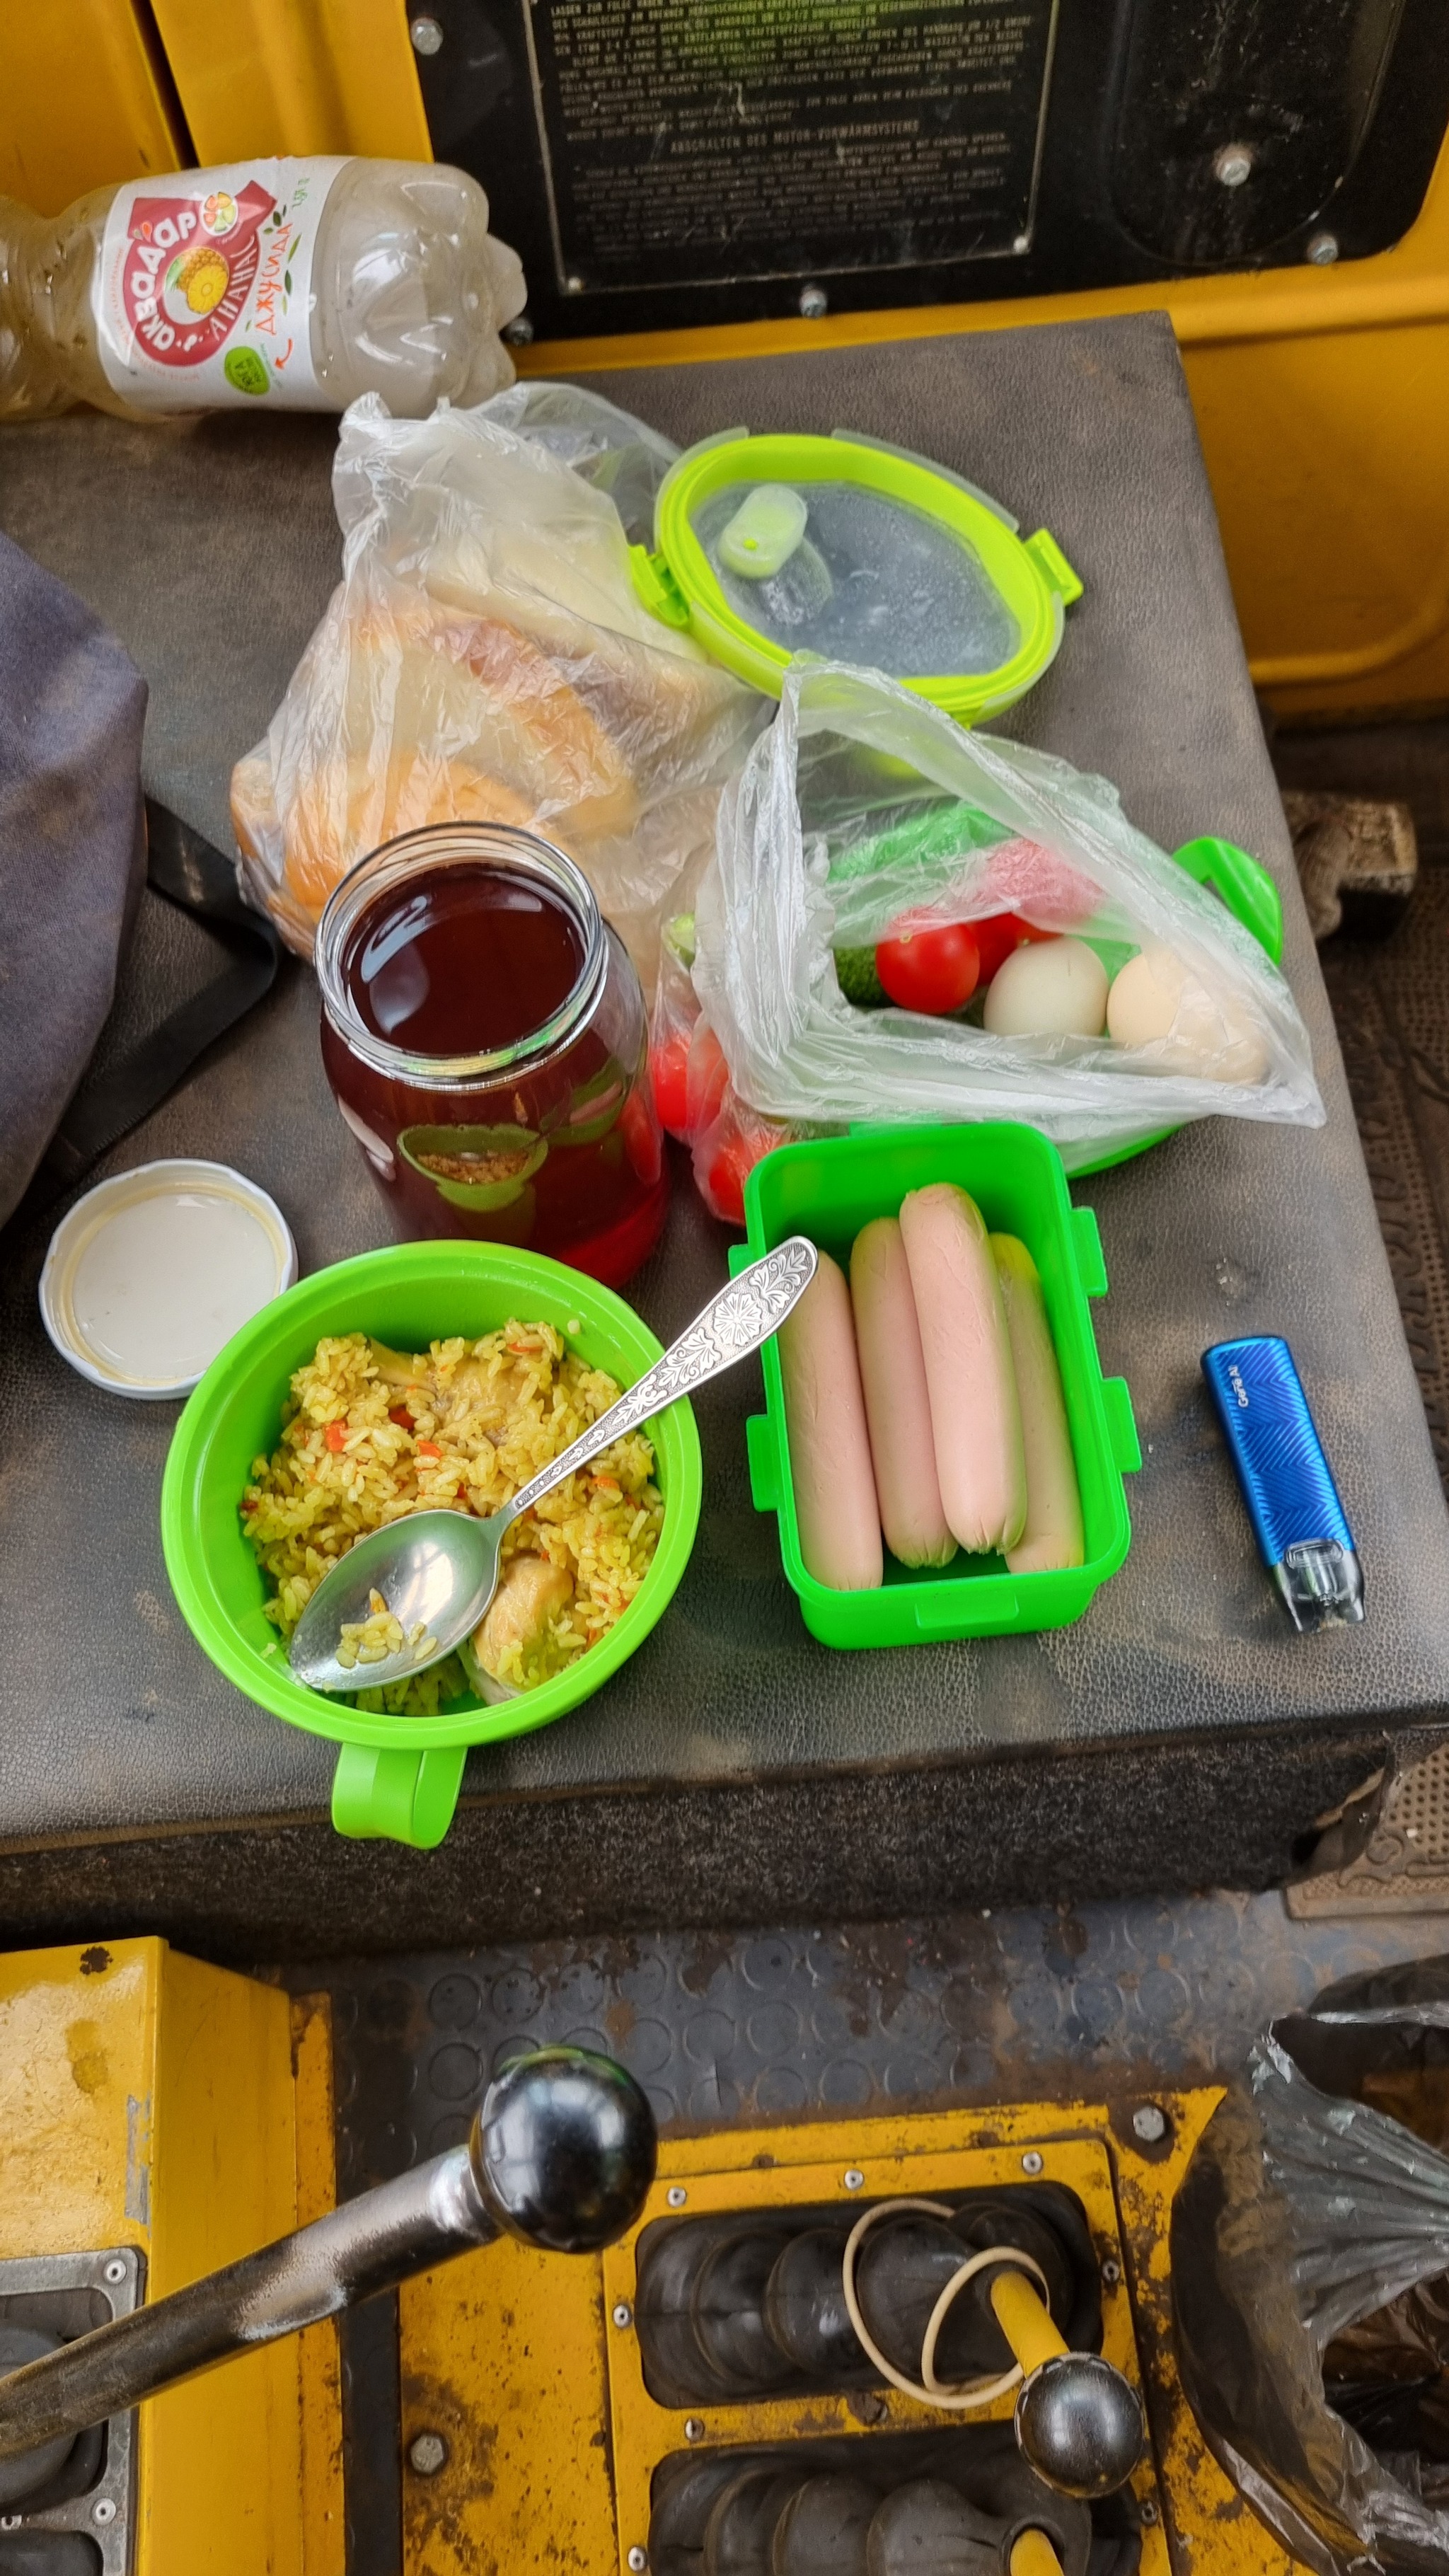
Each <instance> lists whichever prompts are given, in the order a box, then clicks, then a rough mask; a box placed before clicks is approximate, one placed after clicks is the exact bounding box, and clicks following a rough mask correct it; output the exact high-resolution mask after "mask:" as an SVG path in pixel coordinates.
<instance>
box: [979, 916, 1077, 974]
mask: <svg viewBox="0 0 1449 2576" xmlns="http://www.w3.org/2000/svg"><path fill="white" fill-rule="evenodd" d="M971 927H972V929H973V931H974V932H975V934H976V945H977V948H978V949H979V951H980V955H981V981H982V983H983V984H989V983H990V981H991V978H992V976H993V975H994V974H995V972H996V970H997V967H998V966H1004V965H1005V963H1006V960H1007V958H1008V957H1010V956H1011V955H1012V954H1013V953H1014V951H1015V950H1016V949H1018V948H1019V947H1020V946H1021V944H1022V941H1023V940H1024V939H1052V938H1055V936H1056V933H1055V932H1054V931H1051V930H1036V929H1034V928H1033V926H1032V924H1031V923H1030V922H1029V921H1023V920H1022V919H1021V917H1020V915H1019V914H1018V913H1015V912H997V913H993V914H992V916H991V919H990V920H989V921H973V922H972V924H971Z"/></svg>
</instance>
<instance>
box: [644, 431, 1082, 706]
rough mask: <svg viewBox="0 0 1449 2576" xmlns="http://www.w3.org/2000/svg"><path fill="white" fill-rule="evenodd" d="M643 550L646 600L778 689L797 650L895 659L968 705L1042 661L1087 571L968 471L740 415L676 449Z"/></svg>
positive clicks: (910, 681) (985, 701)
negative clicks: (738, 421)
mask: <svg viewBox="0 0 1449 2576" xmlns="http://www.w3.org/2000/svg"><path fill="white" fill-rule="evenodd" d="M655 533H656V538H657V541H658V551H657V552H656V553H655V554H654V555H653V556H648V555H645V554H644V550H643V549H642V548H636V549H635V550H634V562H635V577H636V581H637V584H638V587H639V590H640V593H641V596H643V597H644V599H645V600H646V603H647V604H648V605H649V606H650V607H652V608H653V609H654V611H655V613H656V614H657V615H660V616H664V617H666V618H668V619H670V621H671V622H672V623H674V624H677V625H688V626H689V627H690V629H691V631H692V632H693V633H694V634H695V635H696V636H697V638H698V640H699V641H700V643H701V644H703V645H704V647H705V649H706V650H707V651H709V652H711V653H713V654H714V655H715V656H716V658H718V659H719V660H721V661H724V662H726V663H727V664H728V665H729V666H730V667H731V668H732V669H734V670H736V671H738V672H739V673H740V675H741V676H742V677H743V678H746V679H749V680H752V681H753V682H754V683H755V685H756V686H757V687H760V688H766V689H769V690H771V691H772V692H773V693H774V694H778V692H779V687H780V681H781V677H782V675H783V672H784V669H785V666H786V664H787V662H788V661H789V660H790V659H791V657H792V655H794V654H796V653H810V654H814V655H818V656H820V657H821V658H822V659H825V660H830V661H839V662H851V663H856V664H862V665H865V666H867V667H869V668H871V669H873V670H882V671H886V672H888V673H889V674H890V675H891V677H892V678H894V679H898V680H901V681H903V682H904V683H905V684H906V685H907V686H908V687H912V688H914V689H916V690H918V691H919V693H920V694H921V695H922V696H924V697H927V698H929V699H931V700H932V701H933V702H934V703H935V704H937V705H939V706H942V707H944V708H946V709H947V711H948V712H949V713H951V714H954V715H957V716H960V717H962V718H963V719H964V720H966V721H970V720H971V719H973V718H974V717H977V716H981V715H984V714H987V713H990V712H992V711H993V710H994V709H996V708H998V707H1002V706H1007V705H1009V704H1010V703H1011V701H1012V700H1013V699H1014V698H1017V697H1020V696H1021V695H1022V693H1023V691H1024V690H1026V689H1028V688H1029V687H1030V686H1031V684H1032V682H1033V681H1034V680H1035V679H1036V678H1038V677H1039V675H1040V673H1041V672H1042V671H1043V670H1045V668H1046V667H1047V665H1048V663H1049V662H1050V661H1051V660H1052V658H1053V656H1054V654H1055V653H1056V650H1057V647H1058V644H1059V643H1060V640H1061V633H1062V612H1063V608H1064V605H1065V603H1066V602H1067V601H1068V600H1071V599H1075V598H1078V597H1079V596H1080V594H1081V583H1080V582H1079V581H1078V580H1077V577H1076V575H1075V573H1073V571H1072V569H1071V566H1070V565H1069V564H1068V563H1067V561H1066V558H1065V556H1063V555H1062V553H1061V551H1060V549H1059V548H1058V547H1057V546H1056V544H1055V543H1054V541H1053V539H1052V538H1051V537H1050V536H1049V535H1048V534H1047V532H1046V530H1045V529H1039V530H1038V531H1037V533H1036V534H1035V535H1034V536H1032V537H1029V538H1027V539H1026V540H1024V541H1023V540H1022V539H1021V538H1020V537H1018V535H1017V533H1016V523H1015V521H1014V520H1013V519H1011V518H1010V517H1009V516H1008V514H1007V513H1006V512H1005V511H1004V510H1003V509H1002V508H1001V507H1000V505H999V504H998V503H996V502H994V501H991V500H990V499H988V497H987V496H986V495H985V494H984V493H981V492H978V491H976V490H975V489H974V487H973V486H971V485H970V484H968V483H965V482H963V481H962V480H961V478H960V477H959V476H956V475H953V474H950V473H947V472H946V471H945V470H944V469H942V468H939V467H935V466H931V465H928V464H926V463H925V462H924V460H922V459H921V458H919V457H914V456H911V455H909V454H908V453H906V452H905V451H904V450H902V449H899V448H893V447H885V446H881V445H878V444H876V443H875V442H873V441H870V440H866V439H857V438H850V437H848V436H846V434H845V433H843V432H841V431H836V433H835V434H834V436H833V437H831V438H793V437H764V438H752V437H751V436H750V435H749V434H748V432H746V431H738V430H732V431H728V432H726V433H725V434H724V435H723V436H722V437H720V438H717V439H711V440H707V441H705V442H704V444H703V445H701V446H699V447H694V448H691V449H689V450H688V452H687V453H686V454H685V455H684V456H682V457H681V458H680V459H679V461H678V463H677V464H676V465H675V466H674V468H673V470H672V472H671V473H670V475H669V476H668V478H667V480H666V482H665V483H664V485H663V487H662V489H661V491H660V494H659V500H658V505H657V510H656V518H655Z"/></svg>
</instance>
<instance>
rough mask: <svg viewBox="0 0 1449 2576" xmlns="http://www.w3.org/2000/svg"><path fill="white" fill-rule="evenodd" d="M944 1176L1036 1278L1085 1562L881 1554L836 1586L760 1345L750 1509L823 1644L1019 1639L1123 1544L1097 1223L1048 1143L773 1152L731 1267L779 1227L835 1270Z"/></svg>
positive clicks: (1081, 1602)
mask: <svg viewBox="0 0 1449 2576" xmlns="http://www.w3.org/2000/svg"><path fill="white" fill-rule="evenodd" d="M931 1181H954V1182H956V1183H957V1184H958V1186H959V1187H960V1188H962V1189H964V1190H969V1191H970V1193H971V1196H972V1198H973V1199H975V1201H976V1203H977V1205H978V1207H979V1208H980V1210H981V1213H982V1215H983V1216H984V1217H985V1219H986V1222H987V1225H988V1226H989V1227H990V1229H991V1230H992V1232H993V1233H996V1234H1014V1235H1017V1236H1019V1238H1020V1240H1021V1241H1022V1242H1023V1243H1024V1244H1025V1245H1026V1248H1027V1250H1028V1252H1029V1253H1030V1254H1031V1257H1032V1259H1033V1261H1034V1262H1035V1263H1036V1266H1037V1269H1038V1271H1039V1272H1040V1274H1041V1284H1042V1295H1043V1297H1044V1299H1045V1301H1046V1311H1047V1321H1048V1323H1049V1324H1050V1326H1051V1335H1052V1340H1053V1342H1054V1343H1055V1345H1056V1354H1057V1361H1058V1364H1059V1366H1060V1368H1061V1373H1062V1392H1063V1394H1064V1396H1065V1398H1066V1407H1067V1424H1068V1428H1069V1429H1070V1432H1071V1439H1072V1454H1073V1457H1074V1458H1075V1461H1076V1468H1077V1481H1078V1483H1079V1485H1080V1487H1081V1494H1082V1519H1083V1524H1084V1530H1085V1538H1086V1550H1085V1561H1084V1563H1082V1564H1081V1565H1078V1566H1071V1567H1069V1568H1067V1569H1066V1570H1064V1571H1062V1572H1054V1573H1046V1574H1012V1573H1011V1572H1009V1570H1008V1568H1007V1566H1006V1565H1005V1563H1004V1561H1003V1560H1002V1558H1000V1557H999V1556H982V1557H968V1556H964V1555H962V1556H956V1557H954V1558H953V1559H952V1562H951V1564H950V1565H949V1566H946V1567H940V1566H921V1567H915V1568H912V1567H907V1566H904V1565H898V1564H897V1563H896V1561H895V1559H894V1558H893V1557H891V1556H887V1558H886V1574H885V1581H884V1583H883V1584H882V1586H881V1588H880V1590H879V1591H876V1592H833V1591H831V1589H830V1588H829V1586H828V1585H826V1584H823V1583H817V1582H816V1580H815V1578H814V1576H813V1575H812V1574H807V1572H806V1570H805V1566H804V1562H803V1560H802V1558H801V1555H800V1533H799V1529H798V1527H797V1524H796V1519H795V1495H794V1488H793V1486H792V1483H791V1479H790V1440H789V1433H788V1430H787V1428H786V1423H785V1402H784V1393H783V1389H782V1386H781V1381H780V1355H779V1350H778V1348H777V1346H776V1344H775V1343H774V1342H773V1341H769V1342H767V1343H766V1344H765V1348H764V1352H763V1360H764V1372H765V1411H764V1412H763V1413H762V1414H755V1415H753V1416H752V1417H751V1419H750V1420H749V1422H748V1423H747V1424H746V1426H745V1429H746V1437H747V1439H748V1443H749V1464H750V1486H751V1491H752V1492H753V1495H754V1499H755V1508H756V1510H757V1511H762V1512H773V1513H774V1514H775V1517H776V1519H777V1521H778V1523H779V1530H780V1554H781V1557H782V1559H783V1562H784V1567H785V1575H786V1580H787V1581H788V1582H789V1584H790V1586H791V1588H792V1590H793V1591H794V1592H795V1593H796V1594H797V1595H798V1596H799V1601H800V1609H801V1614H802V1616H803V1618H804V1621H805V1625H806V1627H807V1628H808V1629H809V1630H810V1632H811V1635H812V1636H815V1637H819V1638H820V1639H821V1640H822V1641H823V1643H824V1644H825V1645H827V1646H921V1645H928V1644H931V1643H933V1642H939V1641H940V1640H941V1639H942V1638H946V1637H1002V1636H1024V1635H1028V1634H1029V1633H1030V1632H1031V1631H1032V1630H1034V1629H1039V1628H1065V1627H1066V1626H1068V1625H1069V1623H1070V1622H1071V1621H1072V1620H1073V1619H1080V1617H1081V1615H1082V1613H1083V1611H1084V1610H1085V1609H1086V1608H1087V1606H1088V1604H1089V1602H1090V1601H1091V1599H1092V1596H1093V1594H1094V1593H1095V1591H1096V1589H1097V1587H1098V1585H1099V1584H1101V1583H1105V1582H1106V1580H1107V1578H1108V1576H1109V1575H1112V1574H1115V1573H1116V1572H1117V1569H1118V1567H1119V1566H1120V1565H1122V1564H1123V1563H1124V1561H1125V1559H1126V1556H1127V1551H1128V1549H1129V1547H1130V1546H1131V1543H1132V1526H1131V1522H1130V1521H1129V1519H1128V1515H1127V1497H1126V1494H1125V1492H1124V1490H1123V1483H1122V1479H1123V1477H1124V1475H1128V1474H1130V1473H1132V1472H1133V1471H1134V1470H1135V1469H1136V1468H1138V1467H1140V1466H1141V1464H1142V1453H1141V1449H1140V1448H1139V1445H1138V1440H1137V1429H1136V1425H1135V1423H1134V1421H1133V1418H1132V1399H1131V1396H1130V1395H1129V1393H1128V1391H1127V1381H1126V1379H1125V1378H1120V1377H1110V1378H1104V1377H1103V1375H1102V1367H1101V1362H1100V1360H1099V1359H1098V1357H1097V1344H1096V1340H1095V1337H1094V1335H1093V1332H1092V1318H1091V1312H1090V1309H1089V1307H1088V1303H1087V1300H1088V1299H1089V1298H1090V1297H1104V1296H1105V1295H1106V1293H1107V1272H1106V1266H1105V1264H1104V1262H1103V1259H1102V1245H1101V1239H1100V1237H1099V1235H1098V1233H1097V1220H1096V1218H1095V1217H1094V1215H1093V1214H1092V1211H1091V1209H1090V1208H1085V1207H1073V1205H1072V1202H1071V1198H1070V1196H1069V1194H1068V1190H1067V1179H1066V1174H1065V1172H1064V1171H1063V1169H1062V1163H1061V1157H1060V1155H1059V1154H1058V1153H1057V1150H1056V1147H1055V1146H1054V1145H1052V1144H1050V1143H1048V1141H1047V1139H1046V1137H1045V1136H1040V1135H1038V1133H1037V1131H1036V1129H1035V1128H1034V1127H1020V1126H1016V1125H1008V1124H1007V1123H1005V1122H997V1123H993V1124H987V1125H982V1126H979V1127H936V1126H930V1127H892V1128H870V1129H859V1130H857V1131H855V1132H854V1133H853V1134H851V1135H849V1136H831V1137H824V1138H821V1139H820V1140H819V1141H818V1142H815V1143H809V1144H803V1145H783V1146H779V1147H777V1148H776V1150H775V1152H774V1153H772V1154H767V1155H766V1156H765V1159H764V1161H763V1162H760V1163H757V1164H756V1165H755V1168H754V1170H753V1171H752V1172H751V1174H750V1176H749V1179H748V1180H747V1182H746V1183H745V1220H746V1224H747V1227H748V1240H747V1242H746V1243H745V1245H744V1246H743V1247H741V1248H740V1250H739V1251H738V1252H737V1253H736V1254H734V1255H732V1259H733V1261H734V1264H735V1267H737V1268H742V1267H743V1266H744V1264H745V1263H746V1262H748V1261H755V1260H758V1258H759V1256H760V1255H761V1253H763V1252H768V1251H770V1250H772V1249H773V1247H774V1246H775V1245H776V1244H777V1243H780V1242H783V1240H784V1238H785V1237H786V1236H787V1235H790V1234H806V1235H808V1236H809V1237H810V1239H811V1241H812V1242H813V1243H817V1244H819V1245H820V1246H821V1248H822V1250H824V1251H826V1252H829V1253H831V1254H833V1255H834V1257H835V1259H836V1260H837V1261H838V1262H839V1263H840V1264H841V1267H842V1268H845V1267H846V1266H847V1265H848V1263H849V1259H850V1247H851V1245H852V1243H853V1242H854V1240H855V1237H856V1236H857V1234H858V1233H859V1232H860V1229H861V1227H862V1226H863V1225H868V1224H869V1222H870V1220H871V1218H872V1217H877V1216H894V1215H896V1213H897V1212H898V1210H899V1208H900V1204H901V1201H902V1199H903V1198H904V1197H905V1195H906V1193H907V1191H908V1190H918V1189H922V1188H924V1187H925V1186H926V1184H927V1183H928V1182H931Z"/></svg>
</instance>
